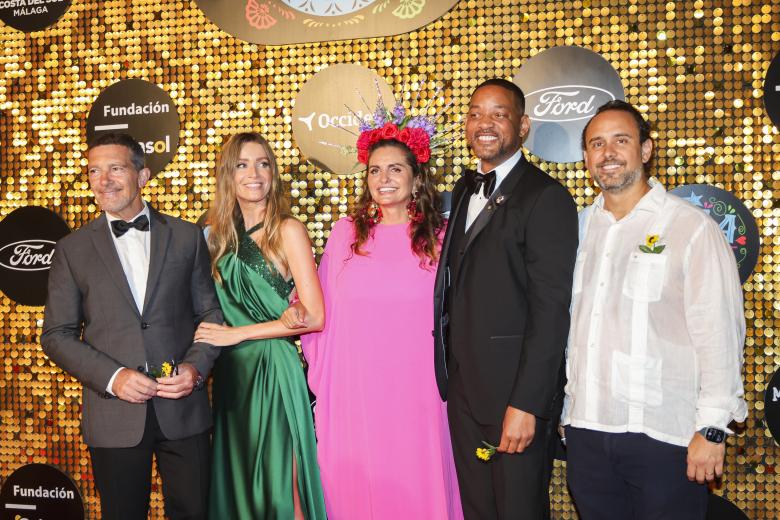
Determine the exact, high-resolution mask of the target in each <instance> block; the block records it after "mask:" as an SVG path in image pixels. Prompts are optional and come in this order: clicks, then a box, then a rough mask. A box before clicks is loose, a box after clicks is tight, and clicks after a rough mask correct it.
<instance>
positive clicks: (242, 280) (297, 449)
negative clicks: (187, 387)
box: [209, 226, 326, 520]
mask: <svg viewBox="0 0 780 520" xmlns="http://www.w3.org/2000/svg"><path fill="white" fill-rule="evenodd" d="M251 231H253V230H250V232H251ZM239 232H240V236H241V239H240V240H241V243H240V245H239V249H238V254H232V253H231V254H227V255H225V256H224V257H223V258H222V259H221V260H220V261H219V263H218V268H219V272H220V275H221V276H222V283H221V284H220V283H218V284H217V294H218V295H219V301H220V303H221V304H222V311H223V313H224V315H225V321H226V322H227V323H228V324H229V325H232V326H241V325H249V324H253V323H261V322H266V321H271V320H275V319H277V318H278V317H279V316H280V315H281V314H282V312H283V311H284V310H285V309H286V308H287V296H288V295H289V294H290V291H291V290H292V288H293V283H292V282H291V281H290V282H288V281H286V280H284V279H283V278H282V277H281V275H280V274H279V273H278V272H277V271H276V269H275V268H274V267H273V265H271V264H269V263H268V262H266V261H265V259H264V258H263V255H262V254H261V253H260V250H259V248H258V247H257V244H256V243H255V242H254V240H252V238H251V237H250V236H249V233H246V232H244V230H243V226H241V228H240V229H239ZM212 390H213V394H212V395H213V408H214V438H213V443H214V449H213V460H212V474H211V493H210V497H209V518H211V519H212V520H224V519H230V520H252V519H268V520H271V519H283V520H289V519H291V518H293V516H294V508H293V492H292V481H293V476H292V475H293V465H292V460H293V456H294V457H295V461H296V466H297V471H298V482H297V484H298V493H299V496H300V500H301V507H302V509H303V513H304V515H305V517H306V518H307V519H309V520H316V519H324V518H325V517H326V516H325V503H324V499H323V495H322V485H321V482H320V472H319V467H318V465H317V448H316V440H315V436H314V424H313V421H312V416H311V409H310V407H309V396H308V390H307V387H306V379H305V377H304V374H303V369H302V367H301V361H300V358H299V355H298V351H297V349H296V347H295V345H294V344H293V343H292V342H291V341H289V340H288V339H285V338H279V339H264V340H252V341H244V342H243V343H240V344H239V345H236V346H235V347H228V348H225V349H224V350H223V351H222V353H221V354H220V356H219V358H218V359H217V363H216V365H215V367H214V385H213V388H212Z"/></svg>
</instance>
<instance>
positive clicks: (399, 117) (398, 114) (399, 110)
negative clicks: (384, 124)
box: [393, 104, 406, 124]
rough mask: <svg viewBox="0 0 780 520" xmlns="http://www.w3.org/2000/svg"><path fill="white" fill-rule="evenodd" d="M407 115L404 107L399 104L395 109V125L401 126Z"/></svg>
mask: <svg viewBox="0 0 780 520" xmlns="http://www.w3.org/2000/svg"><path fill="white" fill-rule="evenodd" d="M405 115H406V110H404V107H403V105H401V104H398V105H396V106H395V107H394V108H393V120H394V121H393V122H394V123H395V124H400V123H401V121H403V120H404V116H405Z"/></svg>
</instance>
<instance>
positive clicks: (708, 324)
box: [562, 179, 747, 446]
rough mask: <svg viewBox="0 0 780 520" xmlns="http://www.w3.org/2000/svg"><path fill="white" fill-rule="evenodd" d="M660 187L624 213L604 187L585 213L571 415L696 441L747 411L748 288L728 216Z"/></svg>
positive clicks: (612, 428)
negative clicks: (724, 222)
mask: <svg viewBox="0 0 780 520" xmlns="http://www.w3.org/2000/svg"><path fill="white" fill-rule="evenodd" d="M649 184H650V187H651V189H650V191H649V192H648V193H646V194H645V195H644V197H643V198H642V199H641V200H640V201H639V203H638V204H637V205H636V206H635V207H634V209H633V210H632V211H631V212H630V213H629V214H628V215H626V216H625V217H624V218H622V219H620V220H615V218H614V216H613V215H612V214H611V213H610V212H609V211H607V210H605V209H604V199H603V196H602V195H599V196H598V198H597V199H596V201H595V202H594V204H593V205H592V206H590V207H588V208H585V209H584V210H583V211H582V212H581V213H580V246H579V250H578V252H577V262H576V266H575V271H574V287H573V295H572V316H571V329H570V334H569V343H568V347H567V360H566V375H567V378H568V383H567V385H566V390H565V391H566V398H565V402H564V409H563V415H562V424H570V425H572V426H574V427H578V428H588V429H591V430H597V431H603V432H640V433H645V434H646V435H648V436H649V437H652V438H654V439H657V440H659V441H662V442H667V443H670V444H675V445H678V446H687V445H688V444H689V443H690V441H691V438H692V437H693V434H694V433H695V432H696V431H698V430H699V429H701V428H704V427H707V426H714V427H717V428H721V429H724V430H726V429H727V425H728V423H729V422H730V421H731V420H732V419H735V420H737V421H742V420H744V419H745V417H746V416H747V406H746V404H745V401H744V399H743V397H744V390H743V387H742V378H741V370H742V363H743V353H742V350H743V345H744V340H745V319H744V314H743V303H742V287H741V285H740V282H739V274H738V271H737V266H736V261H735V259H734V255H733V253H732V251H731V247H730V246H729V244H728V242H727V241H726V239H725V237H724V235H723V233H722V232H721V230H720V228H719V227H718V225H717V224H716V223H715V222H714V221H713V220H712V219H711V218H710V217H709V216H708V215H707V214H706V213H705V212H704V211H702V210H700V209H698V208H696V207H694V206H692V205H691V204H689V203H687V202H685V201H683V200H682V199H680V198H678V197H676V196H673V195H669V194H667V193H666V191H665V190H664V188H663V186H662V185H661V184H660V183H659V182H658V181H656V180H654V179H651V180H650V181H649ZM649 235H659V237H660V238H659V239H658V242H657V243H656V246H660V245H663V246H665V247H664V249H663V251H662V252H661V253H658V254H655V253H645V252H642V251H640V249H639V246H640V245H644V244H645V242H646V239H647V237H648V236H649Z"/></svg>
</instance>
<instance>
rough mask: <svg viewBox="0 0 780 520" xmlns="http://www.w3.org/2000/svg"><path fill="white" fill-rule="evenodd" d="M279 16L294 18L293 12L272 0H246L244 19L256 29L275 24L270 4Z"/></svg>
mask: <svg viewBox="0 0 780 520" xmlns="http://www.w3.org/2000/svg"><path fill="white" fill-rule="evenodd" d="M272 5H273V7H274V10H275V11H277V12H278V13H279V14H280V15H281V16H283V17H284V18H286V19H288V20H294V19H295V13H293V12H292V11H290V10H289V9H286V8H284V7H282V6H280V5H278V4H276V2H274V1H273V0H259V2H258V0H247V2H246V10H245V12H246V21H247V22H249V25H251V26H252V27H255V28H256V29H268V28H269V27H272V26H274V25H275V24H276V21H277V19H276V18H274V16H273V15H272V14H271V6H272Z"/></svg>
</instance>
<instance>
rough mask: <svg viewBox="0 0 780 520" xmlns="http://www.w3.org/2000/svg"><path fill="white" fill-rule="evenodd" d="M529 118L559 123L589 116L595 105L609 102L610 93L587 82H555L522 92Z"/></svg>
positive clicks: (612, 97)
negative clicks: (574, 83) (561, 83)
mask: <svg viewBox="0 0 780 520" xmlns="http://www.w3.org/2000/svg"><path fill="white" fill-rule="evenodd" d="M525 99H526V105H527V106H529V107H532V108H531V110H530V112H529V114H528V117H530V118H531V119H532V120H533V121H546V122H550V123H561V122H564V121H579V120H581V119H588V118H590V117H591V116H592V115H593V114H594V113H595V112H596V109H597V108H598V107H600V106H601V105H603V104H604V103H607V102H609V101H612V100H614V99H615V96H614V95H613V94H612V92H610V91H608V90H605V89H603V88H599V87H591V86H588V85H558V86H555V87H547V88H542V89H539V90H534V91H533V92H531V93H529V94H526V96H525Z"/></svg>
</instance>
